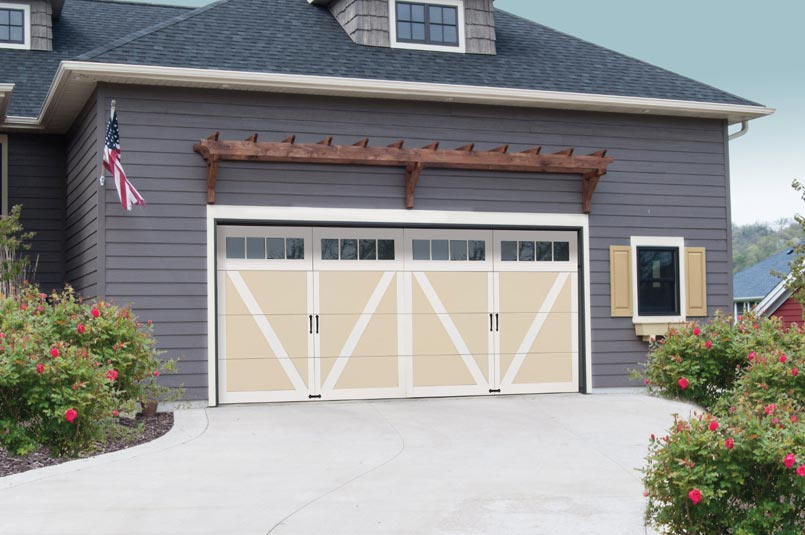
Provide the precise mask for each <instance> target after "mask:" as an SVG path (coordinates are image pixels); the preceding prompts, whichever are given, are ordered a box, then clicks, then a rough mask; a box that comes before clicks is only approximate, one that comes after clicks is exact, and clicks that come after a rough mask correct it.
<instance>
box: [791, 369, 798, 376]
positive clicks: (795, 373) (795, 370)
mask: <svg viewBox="0 0 805 535" xmlns="http://www.w3.org/2000/svg"><path fill="white" fill-rule="evenodd" d="M791 375H793V376H794V377H796V376H797V375H799V368H791Z"/></svg>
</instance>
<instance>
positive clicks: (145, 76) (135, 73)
mask: <svg viewBox="0 0 805 535" xmlns="http://www.w3.org/2000/svg"><path fill="white" fill-rule="evenodd" d="M99 82H107V83H116V84H135V85H161V86H173V87H199V88H214V89H232V90H241V91H261V92H279V93H297V94H312V95H327V96H348V97H361V98H381V99H382V98H386V99H394V100H400V99H402V100H418V101H435V102H461V103H471V104H484V105H498V106H519V107H533V108H549V109H566V110H587V111H599V112H610V113H631V114H643V115H669V116H679V117H702V118H709V119H726V120H728V121H729V123H730V124H735V123H739V122H741V121H747V120H750V119H757V118H759V117H764V116H766V115H771V114H772V113H774V110H773V109H772V108H766V107H764V106H745V105H737V104H719V103H712V102H693V101H686V100H671V99H657V98H643V97H626V96H619V95H594V94H589V93H565V92H559V91H542V90H533V89H513V88H501V87H487V86H467V85H452V84H440V83H423V82H403V81H393V80H372V79H362V78H339V77H333V76H308V75H296V74H277V73H258V72H241V71H225V70H215V69H191V68H178V67H159V66H151V65H125V64H116V63H93V62H86V61H62V62H61V63H60V64H59V68H58V70H57V71H56V74H55V76H54V78H53V82H52V84H51V86H50V90H49V91H48V95H47V97H46V99H45V102H44V104H43V106H42V110H41V111H40V113H39V115H38V116H37V117H13V116H12V117H8V118H7V119H6V121H5V123H3V126H4V127H5V128H8V129H12V128H13V129H16V130H47V131H53V132H65V131H67V129H68V128H69V127H70V125H71V124H72V122H73V120H74V119H75V117H76V116H77V115H78V113H79V112H80V111H81V109H82V108H83V106H84V103H85V102H86V100H87V98H89V96H90V95H91V94H92V92H93V91H94V90H95V87H96V85H97V84H98V83H99Z"/></svg>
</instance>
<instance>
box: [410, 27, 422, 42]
mask: <svg viewBox="0 0 805 535" xmlns="http://www.w3.org/2000/svg"><path fill="white" fill-rule="evenodd" d="M411 39H413V40H414V41H424V40H425V25H424V24H420V23H418V22H415V23H413V24H411Z"/></svg>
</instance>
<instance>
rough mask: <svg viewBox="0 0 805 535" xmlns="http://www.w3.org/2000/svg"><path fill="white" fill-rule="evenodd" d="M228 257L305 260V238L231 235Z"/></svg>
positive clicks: (228, 240) (228, 244) (227, 241)
mask: <svg viewBox="0 0 805 535" xmlns="http://www.w3.org/2000/svg"><path fill="white" fill-rule="evenodd" d="M226 257H227V258H229V259H233V260H235V259H247V260H304V258H305V240H304V238H263V237H254V236H249V237H242V236H229V237H227V238H226Z"/></svg>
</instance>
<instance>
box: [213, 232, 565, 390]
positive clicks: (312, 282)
mask: <svg viewBox="0 0 805 535" xmlns="http://www.w3.org/2000/svg"><path fill="white" fill-rule="evenodd" d="M218 243H219V251H218V259H217V260H218V383H219V400H220V401H221V402H222V403H237V402H249V401H294V400H308V399H368V398H390V397H422V396H450V395H482V394H483V395H490V394H496V393H503V394H506V393H537V392H575V391H577V390H578V323H579V321H578V294H577V288H578V277H577V265H578V257H577V242H576V233H575V232H572V231H526V230H522V231H504V230H494V231H493V230H471V229H384V228H334V227H333V228H330V227H319V228H311V227H276V226H265V227H243V226H221V227H219V229H218Z"/></svg>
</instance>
